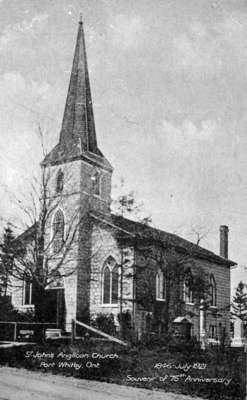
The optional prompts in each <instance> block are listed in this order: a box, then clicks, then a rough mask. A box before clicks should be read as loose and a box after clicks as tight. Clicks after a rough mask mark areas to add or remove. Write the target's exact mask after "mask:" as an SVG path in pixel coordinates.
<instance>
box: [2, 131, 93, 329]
mask: <svg viewBox="0 0 247 400" xmlns="http://www.w3.org/2000/svg"><path fill="white" fill-rule="evenodd" d="M38 134H39V137H40V142H41V147H42V151H43V155H44V156H45V155H46V147H45V144H44V136H43V132H42V130H41V128H40V127H39V128H38ZM61 174H62V175H61V179H59V177H58V171H57V169H55V170H54V169H52V168H51V167H49V166H45V167H44V166H42V168H41V175H40V177H39V178H34V179H33V181H32V182H31V183H30V191H29V193H28V195H26V196H25V201H24V200H23V199H22V200H20V199H16V198H15V200H16V204H17V205H18V207H19V208H20V209H21V211H22V212H23V214H24V215H25V221H26V230H25V231H24V232H23V233H22V234H21V235H19V236H18V237H17V239H16V240H15V254H14V259H13V263H12V264H11V268H9V267H8V265H7V264H6V266H5V269H7V270H6V273H7V274H8V276H11V282H12V285H15V286H17V287H21V286H22V285H23V282H28V284H30V285H32V303H33V304H34V306H35V319H36V320H37V321H38V322H44V321H46V314H47V302H46V300H47V290H46V289H47V288H49V287H52V286H57V287H59V286H60V285H61V281H63V279H64V278H67V277H69V276H70V275H72V274H75V273H76V269H77V262H76V260H74V255H73V249H74V247H75V246H77V245H78V241H79V237H80V229H81V226H82V220H85V218H87V214H88V212H89V210H90V203H91V196H88V197H87V199H86V200H85V201H84V202H81V201H80V198H79V199H78V201H77V202H76V203H75V204H74V207H71V209H70V216H69V218H67V220H66V223H65V221H64V220H63V218H62V217H61V218H58V219H57V220H56V219H54V215H56V211H57V210H58V209H59V208H60V206H61V205H62V204H63V201H64V196H65V195H66V193H68V194H69V193H70V192H72V191H73V190H72V189H73V186H72V185H73V180H72V179H71V178H72V171H71V168H70V164H69V163H67V164H65V165H63V171H62V173H61ZM93 185H94V182H93V180H92V187H93ZM64 188H66V193H64ZM92 256H93V255H91V257H92Z"/></svg>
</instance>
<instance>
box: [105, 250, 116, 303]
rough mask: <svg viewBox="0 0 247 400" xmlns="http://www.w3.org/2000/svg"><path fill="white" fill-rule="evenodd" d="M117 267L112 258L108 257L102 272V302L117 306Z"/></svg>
mask: <svg viewBox="0 0 247 400" xmlns="http://www.w3.org/2000/svg"><path fill="white" fill-rule="evenodd" d="M118 281H119V272H118V265H117V263H116V261H115V260H114V258H112V257H109V258H108V259H107V260H106V262H105V264H104V267H103V270H102V302H103V304H117V302H118Z"/></svg>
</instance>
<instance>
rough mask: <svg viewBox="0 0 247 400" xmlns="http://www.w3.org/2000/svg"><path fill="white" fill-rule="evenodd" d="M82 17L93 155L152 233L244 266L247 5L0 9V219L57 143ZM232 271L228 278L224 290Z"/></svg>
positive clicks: (39, 4)
mask: <svg viewBox="0 0 247 400" xmlns="http://www.w3.org/2000/svg"><path fill="white" fill-rule="evenodd" d="M80 12H82V14H83V20H84V29H85V36H86V45H87V54H88V64H89V72H90V81H91V89H92V96H93V103H94V113H95V121H96V128H97V136H98V142H99V147H100V149H101V150H102V151H103V153H104V154H105V156H106V157H107V158H108V159H109V161H110V162H111V163H112V165H113V166H114V184H116V183H118V182H119V179H120V177H121V176H124V177H125V180H126V186H127V187H126V190H127V189H134V190H135V191H136V196H137V198H138V199H141V200H143V201H144V202H145V207H146V210H147V211H148V212H149V213H150V214H151V215H152V217H153V221H154V225H155V226H159V227H161V228H162V229H164V230H166V231H170V232H176V233H178V234H181V235H183V236H185V237H187V238H188V239H190V240H192V239H194V237H193V235H191V227H192V226H198V225H199V226H202V227H203V229H207V230H209V233H208V236H207V238H206V239H205V240H204V241H202V245H204V246H205V247H207V248H209V249H211V250H213V251H215V252H216V253H218V249H219V235H218V230H219V225H220V224H226V225H229V228H230V235H229V240H230V243H229V249H230V252H229V256H230V258H231V259H233V260H235V261H237V262H238V263H239V264H240V265H247V3H246V1H244V0H232V1H230V0H222V1H217V0H215V1H214V0H212V1H210V0H205V1H204V0H200V1H198V0H133V1H130V0H84V1H83V0H71V1H69V0H42V1H40V0H0V115H1V118H0V148H1V153H0V166H1V169H0V180H1V187H0V195H1V205H0V207H1V208H0V216H1V217H3V218H4V219H7V218H9V217H12V219H13V216H15V215H17V214H18V213H19V211H17V209H16V205H15V201H13V198H14V195H13V193H15V194H16V196H17V198H19V196H21V194H22V193H24V192H25V191H27V187H28V181H29V180H30V178H31V177H32V175H33V174H35V173H37V171H38V168H39V161H40V160H41V159H42V152H41V149H40V146H39V140H38V136H37V126H38V124H40V125H41V127H42V129H44V130H45V131H46V132H47V143H48V146H49V148H51V147H52V146H53V145H55V144H56V143H57V141H58V136H59V130H60V127H61V122H62V114H63V109H64V104H65V98H66V92H67V88H68V81H69V76H70V70H71V66H72V57H73V52H74V46H75V39H76V34H77V29H78V25H77V23H78V19H79V14H80ZM241 277H242V278H243V279H245V280H247V276H246V273H245V272H244V270H243V268H239V269H238V270H236V271H234V272H233V287H234V286H236V282H237V281H238V280H239V279H240V278H241Z"/></svg>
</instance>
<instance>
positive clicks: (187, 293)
mask: <svg viewBox="0 0 247 400" xmlns="http://www.w3.org/2000/svg"><path fill="white" fill-rule="evenodd" d="M192 280H193V277H192V274H191V272H188V273H187V274H186V276H185V279H184V301H185V303H193V301H194V297H193V290H192Z"/></svg>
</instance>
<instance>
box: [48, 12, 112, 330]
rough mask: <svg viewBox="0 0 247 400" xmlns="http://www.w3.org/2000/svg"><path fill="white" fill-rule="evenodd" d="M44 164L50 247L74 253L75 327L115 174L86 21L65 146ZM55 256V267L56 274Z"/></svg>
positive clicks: (68, 276) (69, 284) (70, 287)
mask: <svg viewBox="0 0 247 400" xmlns="http://www.w3.org/2000/svg"><path fill="white" fill-rule="evenodd" d="M41 165H42V168H43V169H44V172H45V173H46V175H47V176H48V177H49V179H48V180H47V182H48V188H47V192H46V193H48V196H47V197H48V200H49V201H48V203H49V204H50V206H51V212H50V213H49V218H48V219H47V221H46V241H47V243H49V240H50V238H52V237H55V239H56V240H55V241H54V243H53V244H52V245H51V246H50V248H51V249H53V251H54V249H55V250H56V249H58V257H60V258H63V252H62V251H63V250H61V251H60V252H59V246H60V247H61V244H62V246H63V247H62V249H67V250H65V251H67V253H68V254H67V257H66V259H65V260H63V261H62V264H61V268H60V269H62V270H63V271H64V269H65V273H64V274H63V276H64V278H63V285H64V287H63V289H64V293H65V309H66V318H65V321H66V324H67V325H68V326H69V325H70V323H71V320H72V319H74V318H76V317H78V318H79V319H80V318H83V315H85V314H87V313H88V310H89V298H90V276H91V275H90V270H91V259H92V253H93V251H92V229H93V225H92V221H91V218H90V213H92V212H102V213H109V212H110V203H111V175H112V170H113V169H112V166H111V164H110V163H109V162H108V160H107V159H106V158H105V157H104V155H103V154H102V152H101V151H100V149H99V147H98V144H97V137H96V129H95V122H94V114H93V105H92V97H91V89H90V82H89V73H88V66H87V56H86V47H85V38H84V30H83V23H82V21H81V20H80V22H79V27H78V34H77V40H76V46H75V52H74V59H73V65H72V71H71V76H70V82H69V88H68V94H67V99H66V104H65V109H64V115H63V121H62V127H61V131H60V137H59V142H58V144H57V145H56V146H55V147H54V148H53V149H52V150H51V151H50V153H49V154H48V155H47V156H46V157H45V159H44V160H43V162H42V164H41ZM71 237H72V239H73V240H71V239H70V238H71ZM66 240H68V244H69V246H70V248H69V250H68V247H67V248H66ZM57 242H58V243H57ZM47 247H48V248H49V245H48V246H47ZM55 255H56V251H55ZM55 258H56V257H54V261H52V262H51V265H50V268H51V269H52V268H53V269H54V270H56V265H57V264H56V259H55ZM67 271H68V272H67ZM67 329H68V328H67Z"/></svg>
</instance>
